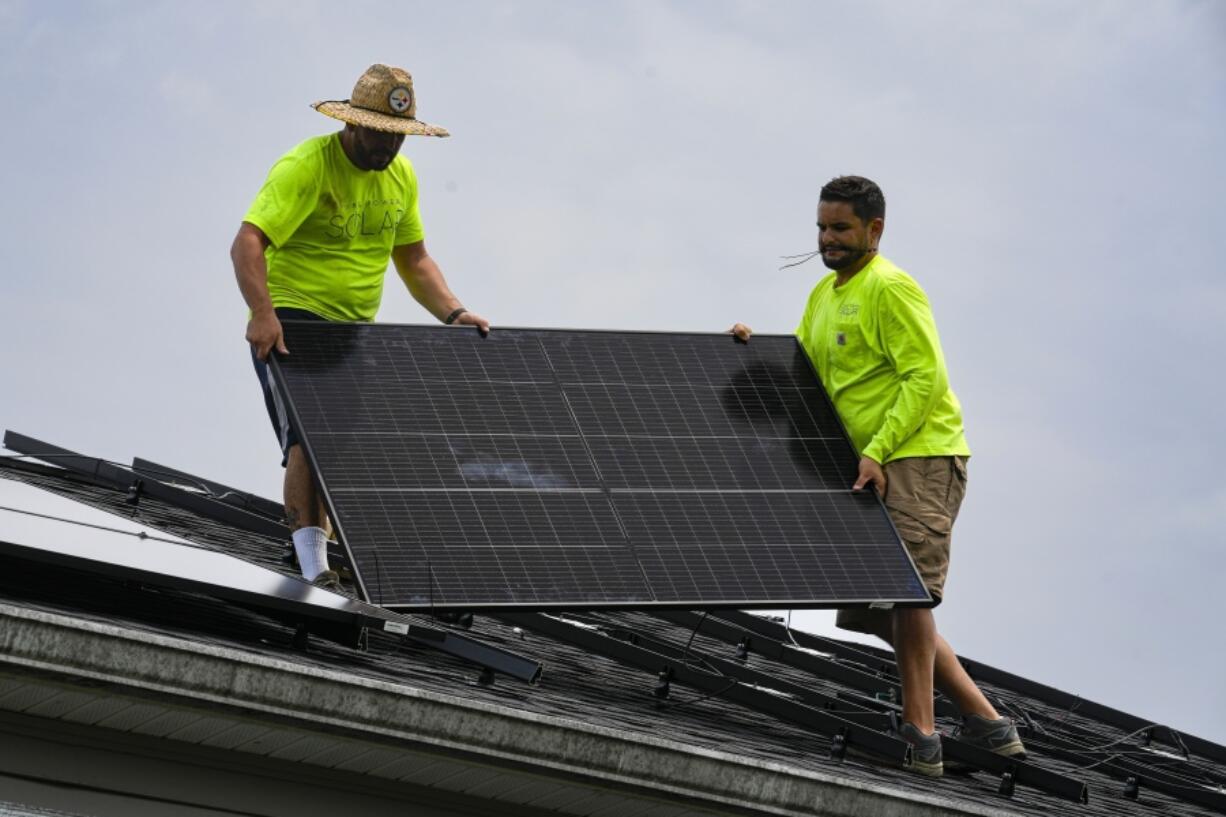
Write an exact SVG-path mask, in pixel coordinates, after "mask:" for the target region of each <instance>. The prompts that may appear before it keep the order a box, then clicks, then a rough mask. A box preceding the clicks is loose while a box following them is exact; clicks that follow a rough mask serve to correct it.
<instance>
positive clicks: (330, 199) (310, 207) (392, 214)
mask: <svg viewBox="0 0 1226 817" xmlns="http://www.w3.org/2000/svg"><path fill="white" fill-rule="evenodd" d="M243 221H247V222H250V223H251V224H254V225H255V226H256V227H259V228H260V229H261V230H263V231H264V235H266V236H268V240H269V242H271V243H270V245H269V247H268V249H267V250H266V251H265V253H264V258H265V260H266V261H267V264H268V292H269V294H270V295H271V296H272V303H273V306H287V307H294V308H296V309H306V310H309V311H311V312H314V313H315V314H316V315H319V316H320V317H323V318H327V319H328V320H333V321H371V320H374V317H375V313H376V312H378V311H379V302H380V301H381V300H382V298H383V279H384V277H385V276H386V274H387V264H388V260H389V259H390V258H391V253H392V248H393V247H397V246H400V245H402V244H413V243H416V242H418V241H421V240H422V239H423V237H424V234H423V232H422V227H421V217H420V215H419V214H418V211H417V176H416V174H415V173H414V172H413V165H412V164H410V162H409V160H408V159H406V158H405V157H404V156H400V155H397V156H396V158H395V159H394V160H393V161H392V163H391V164H390V165H388V167H387V168H386V169H384V170H359V169H358V168H357V167H355V166H354V164H353V163H352V162H351V161H349V158H348V157H347V156H346V155H345V151H344V149H343V148H342V147H341V142H340V136H339V134H335V133H334V134H330V135H328V136H317V137H315V138H313V139H308V140H306V141H305V142H303V143H302V144H300V145H298V146H297V147H295V148H294V149H293V150H291V151H290V152H289V153H287V154H285V155H284V156H282V157H281V158H280V159H279V160H278V161H277V163H276V164H275V165H273V167H272V170H270V171H269V172H268V179H267V181H265V182H264V186H263V187H262V188H260V192H259V194H258V195H256V197H255V201H254V202H253V203H252V205H251V209H249V210H248V211H247V215H245V216H244V217H243Z"/></svg>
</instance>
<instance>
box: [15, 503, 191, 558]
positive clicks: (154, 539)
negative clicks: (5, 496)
mask: <svg viewBox="0 0 1226 817" xmlns="http://www.w3.org/2000/svg"><path fill="white" fill-rule="evenodd" d="M0 511H9V512H10V513H19V514H23V515H25V516H36V517H38V518H40V519H48V520H50V521H52V522H64V523H67V524H69V525H80V526H81V527H83V528H93V529H94V530H101V531H106V532H107V533H122V534H123V535H124V536H133V537H135V538H137V539H142V540H147V541H152V542H165V543H166V544H168V545H183V546H187V547H194V548H197V549H198V550H211V549H210V548H206V547H202V546H200V545H197V544H194V543H192V542H188V541H186V540H184V541H181V542H179V541H175V540H174V539H163V538H162V537H160V536H154V535H153V534H149V533H145V532H144V531H130V530H123V529H121V528H109V527H107V526H106V525H97V524H95V523H93V522H82V521H81V520H79V519H68V518H66V517H63V516H53V515H51V514H46V513H37V512H35V511H27V510H23V509H21V508H10V507H8V506H7V505H0Z"/></svg>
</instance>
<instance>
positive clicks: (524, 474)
mask: <svg viewBox="0 0 1226 817" xmlns="http://www.w3.org/2000/svg"><path fill="white" fill-rule="evenodd" d="M285 331H286V341H287V345H288V348H289V350H290V354H289V355H287V356H278V357H276V359H275V360H274V362H273V372H274V378H273V379H274V382H275V383H276V387H277V388H278V390H279V391H280V393H281V396H282V398H283V400H284V401H285V402H286V404H287V405H288V407H289V409H290V413H291V416H292V419H293V422H294V423H295V426H296V427H297V428H298V430H299V434H300V436H301V438H302V439H303V440H304V444H305V447H306V449H307V453H308V455H309V457H310V459H311V462H312V464H313V467H314V468H315V471H316V474H317V476H318V478H319V480H320V483H321V485H322V487H323V490H324V494H325V498H326V501H327V503H328V506H329V509H330V511H331V513H332V515H333V520H334V522H335V524H336V527H337V530H338V532H339V535H340V538H341V540H342V541H343V543H344V544H345V545H346V547H347V548H348V549H349V551H350V554H351V556H352V559H353V564H354V566H355V568H356V572H357V577H358V581H359V584H360V586H361V588H362V590H363V592H364V593H365V594H366V597H367V598H368V599H370V600H371V601H373V602H375V603H378V604H382V605H384V606H388V607H402V608H412V609H425V608H447V607H460V608H468V609H476V608H505V607H519V608H526V609H550V608H573V609H577V608H595V607H628V608H641V607H649V606H669V607H686V608H703V607H741V608H753V607H785V606H786V607H830V606H849V605H866V604H870V603H875V602H893V603H900V604H923V603H926V602H928V601H929V599H928V596H927V593H926V592H925V590H924V588H923V586H922V584H921V583H920V581H919V578H918V576H917V575H916V572H915V568H914V566H913V565H912V563H911V560H910V557H909V556H908V555H907V553H906V551H905V549H904V548H903V547H902V545H901V543H900V542H899V540H898V537H897V534H896V533H895V532H894V529H893V526H892V525H891V523H890V521H889V518H888V517H887V516H886V514H885V510H884V508H883V507H882V506H881V503H880V501H879V500H878V499H877V498H876V497H875V496H874V495H872V494H868V493H861V494H853V493H852V492H851V491H850V485H851V483H852V482H853V480H854V479H855V474H856V462H857V459H856V456H855V453H854V451H853V449H852V447H851V445H850V444H849V443H848V441H847V438H846V435H845V434H844V432H843V428H842V426H841V425H840V423H839V421H838V418H837V416H836V415H835V413H834V411H833V409H832V408H831V406H830V403H829V401H828V400H827V399H826V396H825V394H824V393H823V392H822V390H821V387H820V385H819V383H818V381H817V379H816V377H815V375H814V373H813V370H812V367H811V366H810V365H809V362H808V360H807V359H806V357H805V355H804V352H803V350H802V349H801V348H800V347H799V345H798V344H797V342H796V340H795V338H792V337H790V336H787V337H781V336H755V338H754V340H753V342H751V343H749V344H742V343H738V342H736V341H734V340H733V339H732V338H731V337H730V336H728V335H710V334H675V333H625V332H595V331H570V330H534V329H497V330H495V331H494V332H492V333H491V334H490V335H489V336H488V337H485V338H482V337H481V336H480V335H478V334H477V333H476V332H474V331H469V330H463V329H454V328H453V329H447V328H441V327H422V326H399V325H389V324H330V323H322V322H286V323H285Z"/></svg>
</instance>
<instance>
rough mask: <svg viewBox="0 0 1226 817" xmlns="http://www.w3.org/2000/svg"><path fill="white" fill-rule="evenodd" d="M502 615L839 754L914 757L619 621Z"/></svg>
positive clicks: (903, 747) (886, 739)
mask: <svg viewBox="0 0 1226 817" xmlns="http://www.w3.org/2000/svg"><path fill="white" fill-rule="evenodd" d="M497 618H499V619H501V620H503V621H505V622H507V623H509V624H513V625H515V626H518V627H523V628H524V629H528V630H532V631H534V632H538V633H541V634H543V635H546V636H548V637H550V638H553V639H556V640H558V641H563V642H566V643H569V644H574V645H575V646H578V647H581V648H583V649H585V650H589V651H591V652H593V653H596V654H599V655H604V656H607V657H609V658H612V659H613V660H615V661H617V662H619V663H622V664H626V665H628V666H632V667H637V668H639V669H642V670H645V671H647V672H650V673H653V674H658V676H659V677H660V684H661V685H665V684H668V683H671V682H676V683H678V684H682V685H685V686H688V687H693V688H695V689H698V690H701V691H703V692H706V693H708V694H709V695H711V696H712V697H719V698H723V699H725V700H729V701H732V702H734V703H738V704H741V705H742V706H745V707H748V708H750V709H753V710H756V711H758V712H765V713H767V714H769V715H773V716H775V717H778V718H780V719H781V720H785V721H788V722H790V723H795V724H798V725H800V726H803V727H806V728H808V729H811V730H813V731H815V732H817V733H819V734H821V735H825V736H829V737H830V738H831V739H832V744H831V749H832V752H833V753H835V754H836V755H839V756H841V753H842V752H843V751H844V750H845V749H846V748H849V747H850V748H854V749H856V750H859V751H861V752H865V753H867V754H871V755H873V756H876V757H880V758H882V759H883V760H886V761H889V762H893V763H896V764H899V765H906V764H909V763H910V759H911V747H910V745H908V744H907V743H906V742H904V741H902V740H898V739H897V738H893V737H890V736H889V735H886V734H884V733H882V732H879V731H877V730H876V729H872V728H866V727H864V726H861V725H860V724H858V723H855V722H854V721H852V720H849V719H846V718H844V717H841V716H840V715H835V714H832V713H830V712H826V711H823V710H821V709H818V708H816V707H813V706H810V705H807V704H804V703H800V702H798V701H795V700H791V699H789V698H788V697H783V696H780V695H777V694H772V693H771V692H767V691H765V690H763V689H761V688H759V687H758V686H756V685H755V684H754V683H753V681H750V680H748V679H744V680H743V678H742V677H741V676H740V675H739V674H738V675H731V676H730V675H724V674H721V673H720V672H718V671H711V670H707V671H703V670H700V669H698V668H696V667H695V666H694V664H698V663H701V662H702V661H703V660H704V658H705V657H704V656H702V655H700V654H696V653H693V652H692V651H691V653H690V654H691V655H693V664H691V663H687V662H685V661H681V660H679V659H678V657H677V656H676V655H675V654H672V653H671V651H670V654H664V653H660V652H656V651H655V650H652V649H649V648H647V647H644V646H642V645H641V644H635V643H632V642H631V641H629V640H621V639H619V638H614V637H613V636H612V635H609V634H608V632H607V630H617V629H619V628H618V627H617V625H611V626H609V627H608V628H603V629H602V628H597V627H586V626H578V625H577V624H574V623H571V622H568V621H566V620H564V619H562V618H559V617H555V616H551V615H545V614H544V613H510V612H500V613H498V614H497ZM771 686H772V687H774V686H775V685H774V684H772V685H771Z"/></svg>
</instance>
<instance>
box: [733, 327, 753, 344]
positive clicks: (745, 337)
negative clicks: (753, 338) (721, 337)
mask: <svg viewBox="0 0 1226 817" xmlns="http://www.w3.org/2000/svg"><path fill="white" fill-rule="evenodd" d="M728 331H729V332H731V333H732V334H734V335H736V339H737V340H739V341H743V342H745V343H749V336H750V335H752V334H753V330H752V329H750V328H749V327H748V326H746V325H745V324H743V323H734V324H732V328H731V329H729V330H728Z"/></svg>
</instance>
